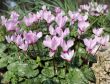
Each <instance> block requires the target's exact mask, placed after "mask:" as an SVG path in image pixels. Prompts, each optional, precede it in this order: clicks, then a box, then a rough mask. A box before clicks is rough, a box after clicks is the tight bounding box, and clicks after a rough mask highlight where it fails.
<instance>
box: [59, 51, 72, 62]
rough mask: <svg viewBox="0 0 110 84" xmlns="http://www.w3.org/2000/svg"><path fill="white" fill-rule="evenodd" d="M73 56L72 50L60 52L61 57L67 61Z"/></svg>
mask: <svg viewBox="0 0 110 84" xmlns="http://www.w3.org/2000/svg"><path fill="white" fill-rule="evenodd" d="M73 56H74V50H72V51H70V50H69V51H68V52H67V53H64V52H62V53H61V57H62V58H63V59H64V60H66V61H68V62H71V60H72V57H73Z"/></svg>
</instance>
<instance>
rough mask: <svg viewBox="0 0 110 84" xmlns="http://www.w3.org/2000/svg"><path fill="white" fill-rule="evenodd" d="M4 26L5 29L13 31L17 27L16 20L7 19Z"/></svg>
mask: <svg viewBox="0 0 110 84" xmlns="http://www.w3.org/2000/svg"><path fill="white" fill-rule="evenodd" d="M5 27H6V29H7V31H15V30H16V27H17V22H16V21H13V20H8V21H6V23H5Z"/></svg>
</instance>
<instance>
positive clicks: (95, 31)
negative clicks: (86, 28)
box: [93, 28, 103, 36]
mask: <svg viewBox="0 0 110 84" xmlns="http://www.w3.org/2000/svg"><path fill="white" fill-rule="evenodd" d="M93 33H94V34H95V35H96V36H100V35H101V34H102V33H103V28H97V29H96V28H94V29H93Z"/></svg>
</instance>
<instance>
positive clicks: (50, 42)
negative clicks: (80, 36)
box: [43, 35, 60, 57]
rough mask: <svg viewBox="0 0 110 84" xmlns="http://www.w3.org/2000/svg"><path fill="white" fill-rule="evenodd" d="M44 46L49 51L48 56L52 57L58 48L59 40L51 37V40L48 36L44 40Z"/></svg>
mask: <svg viewBox="0 0 110 84" xmlns="http://www.w3.org/2000/svg"><path fill="white" fill-rule="evenodd" d="M43 44H44V46H46V47H48V48H49V49H50V52H49V56H50V57H52V56H54V54H55V52H56V50H57V48H58V46H59V45H60V38H58V37H56V36H53V37H52V38H51V37H50V36H48V35H47V36H46V37H45V40H44V41H43Z"/></svg>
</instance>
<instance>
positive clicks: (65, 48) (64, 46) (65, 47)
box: [61, 40, 74, 53]
mask: <svg viewBox="0 0 110 84" xmlns="http://www.w3.org/2000/svg"><path fill="white" fill-rule="evenodd" d="M73 45H74V41H73V40H68V41H67V42H66V41H65V40H61V47H62V49H63V52H64V53H66V52H68V50H69V48H70V47H72V46H73Z"/></svg>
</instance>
